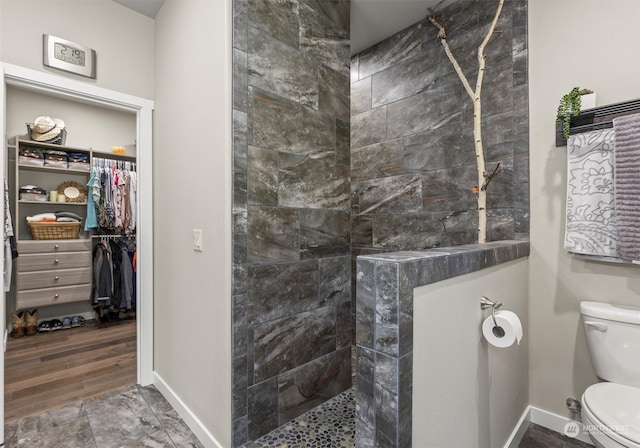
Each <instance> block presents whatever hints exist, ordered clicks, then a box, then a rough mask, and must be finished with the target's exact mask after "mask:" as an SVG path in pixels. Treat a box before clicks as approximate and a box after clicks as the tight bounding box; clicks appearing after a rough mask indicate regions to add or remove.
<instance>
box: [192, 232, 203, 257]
mask: <svg viewBox="0 0 640 448" xmlns="http://www.w3.org/2000/svg"><path fill="white" fill-rule="evenodd" d="M193 250H195V251H198V252H202V229H193Z"/></svg>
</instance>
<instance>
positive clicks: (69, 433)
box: [16, 401, 120, 448]
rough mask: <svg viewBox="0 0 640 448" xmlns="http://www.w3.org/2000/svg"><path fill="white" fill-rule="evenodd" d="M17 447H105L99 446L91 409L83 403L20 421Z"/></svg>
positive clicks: (100, 444) (101, 444) (100, 443)
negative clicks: (90, 417) (88, 413)
mask: <svg viewBox="0 0 640 448" xmlns="http://www.w3.org/2000/svg"><path fill="white" fill-rule="evenodd" d="M17 434H18V440H17V445H16V446H20V447H32V446H34V447H35V446H37V447H43V448H59V447H61V446H64V447H65V448H66V447H69V448H85V447H87V448H88V447H94V448H101V447H103V446H120V445H115V444H112V445H106V444H104V443H103V442H102V441H99V442H98V444H97V445H96V441H95V440H94V437H93V434H92V428H91V424H90V423H89V419H88V418H87V408H86V406H85V403H84V402H83V401H79V402H76V403H74V404H72V405H69V406H64V407H61V408H56V409H52V410H50V411H47V412H43V413H42V414H39V415H36V416H34V417H27V418H24V419H22V420H20V422H19V424H18V430H17Z"/></svg>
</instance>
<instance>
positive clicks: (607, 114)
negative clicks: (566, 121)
mask: <svg viewBox="0 0 640 448" xmlns="http://www.w3.org/2000/svg"><path fill="white" fill-rule="evenodd" d="M633 113H640V99H635V100H630V101H623V102H621V103H614V104H608V105H605V106H598V107H594V108H592V109H586V110H583V111H582V112H580V114H579V115H576V116H575V117H572V118H571V123H570V125H569V134H571V135H573V134H580V133H582V132H588V131H594V130H597V129H607V128H611V127H613V119H614V118H616V117H621V116H623V115H629V114H633ZM566 145H567V139H566V138H564V134H563V133H562V125H556V147H560V146H566Z"/></svg>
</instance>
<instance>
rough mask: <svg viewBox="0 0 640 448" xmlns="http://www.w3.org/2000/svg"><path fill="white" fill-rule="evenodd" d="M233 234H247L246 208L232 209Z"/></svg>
mask: <svg viewBox="0 0 640 448" xmlns="http://www.w3.org/2000/svg"><path fill="white" fill-rule="evenodd" d="M233 232H234V233H247V207H246V206H243V207H239V208H236V207H234V208H233Z"/></svg>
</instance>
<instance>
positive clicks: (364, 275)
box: [356, 260, 376, 349]
mask: <svg viewBox="0 0 640 448" xmlns="http://www.w3.org/2000/svg"><path fill="white" fill-rule="evenodd" d="M356 278H357V279H358V283H357V285H358V286H357V290H356V343H357V344H358V346H363V347H368V348H371V349H373V348H374V346H375V316H376V314H375V313H376V283H375V281H376V280H375V262H372V261H368V260H359V261H358V262H357V270H356Z"/></svg>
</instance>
